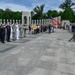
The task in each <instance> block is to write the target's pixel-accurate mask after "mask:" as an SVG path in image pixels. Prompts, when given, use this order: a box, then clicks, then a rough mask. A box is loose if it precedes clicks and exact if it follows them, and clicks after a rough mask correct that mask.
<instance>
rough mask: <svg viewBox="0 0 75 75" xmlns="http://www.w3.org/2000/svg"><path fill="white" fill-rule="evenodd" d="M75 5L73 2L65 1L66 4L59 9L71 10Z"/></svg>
mask: <svg viewBox="0 0 75 75" xmlns="http://www.w3.org/2000/svg"><path fill="white" fill-rule="evenodd" d="M74 5H75V3H73V2H72V1H71V0H65V2H63V3H62V4H61V5H60V6H59V8H61V9H66V8H71V7H72V6H74Z"/></svg>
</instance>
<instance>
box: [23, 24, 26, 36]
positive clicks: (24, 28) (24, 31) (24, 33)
mask: <svg viewBox="0 0 75 75" xmlns="http://www.w3.org/2000/svg"><path fill="white" fill-rule="evenodd" d="M23 35H24V37H26V27H25V25H23Z"/></svg>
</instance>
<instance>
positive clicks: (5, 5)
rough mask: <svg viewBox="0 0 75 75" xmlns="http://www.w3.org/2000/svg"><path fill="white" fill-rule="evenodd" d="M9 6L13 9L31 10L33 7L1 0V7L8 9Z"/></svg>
mask: <svg viewBox="0 0 75 75" xmlns="http://www.w3.org/2000/svg"><path fill="white" fill-rule="evenodd" d="M6 8H9V9H11V10H12V11H29V12H30V11H31V10H32V9H31V8H29V7H27V6H23V5H19V4H14V3H4V2H0V9H4V10H5V9H6Z"/></svg>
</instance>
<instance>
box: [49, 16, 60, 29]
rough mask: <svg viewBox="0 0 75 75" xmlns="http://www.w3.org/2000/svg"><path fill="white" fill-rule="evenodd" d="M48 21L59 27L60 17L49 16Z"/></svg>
mask: <svg viewBox="0 0 75 75" xmlns="http://www.w3.org/2000/svg"><path fill="white" fill-rule="evenodd" d="M50 23H51V24H53V25H55V26H56V27H58V28H59V27H60V17H55V18H52V17H50Z"/></svg>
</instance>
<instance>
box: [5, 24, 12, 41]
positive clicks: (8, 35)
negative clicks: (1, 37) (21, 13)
mask: <svg viewBox="0 0 75 75" xmlns="http://www.w3.org/2000/svg"><path fill="white" fill-rule="evenodd" d="M6 31H7V33H6V34H7V35H6V36H7V41H8V42H10V34H11V27H10V25H7V26H6Z"/></svg>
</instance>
